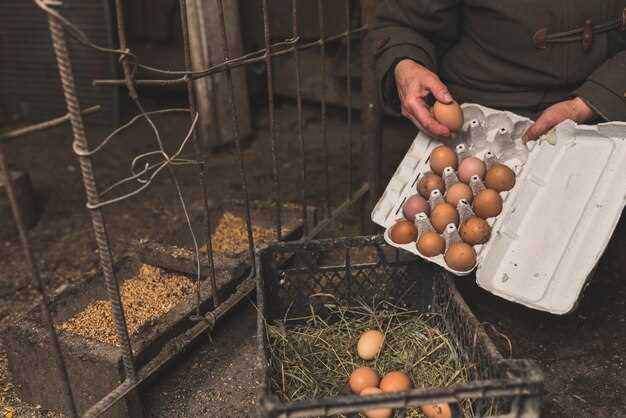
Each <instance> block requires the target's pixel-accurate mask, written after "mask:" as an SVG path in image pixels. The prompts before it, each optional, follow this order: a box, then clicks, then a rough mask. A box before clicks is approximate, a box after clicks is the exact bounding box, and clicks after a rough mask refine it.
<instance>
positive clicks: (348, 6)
mask: <svg viewBox="0 0 626 418" xmlns="http://www.w3.org/2000/svg"><path fill="white" fill-rule="evenodd" d="M351 6H352V2H351V1H350V0H346V94H347V102H348V103H347V104H346V115H347V116H346V119H347V120H346V123H347V125H348V200H349V201H352V67H351V64H352V42H351V39H350V28H351V27H352V21H351V20H352V13H351V9H352V7H351Z"/></svg>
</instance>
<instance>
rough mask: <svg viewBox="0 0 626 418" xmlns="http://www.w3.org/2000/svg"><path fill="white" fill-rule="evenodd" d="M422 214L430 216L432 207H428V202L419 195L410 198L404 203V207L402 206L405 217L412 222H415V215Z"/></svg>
mask: <svg viewBox="0 0 626 418" xmlns="http://www.w3.org/2000/svg"><path fill="white" fill-rule="evenodd" d="M422 212H424V213H425V214H426V215H429V214H430V206H429V205H428V201H427V200H426V199H424V198H423V197H422V196H420V195H418V194H414V195H413V196H411V197H409V198H408V199H407V200H406V202H404V206H402V213H403V214H404V217H405V218H406V219H408V220H409V221H411V222H415V215H417V214H418V213H422Z"/></svg>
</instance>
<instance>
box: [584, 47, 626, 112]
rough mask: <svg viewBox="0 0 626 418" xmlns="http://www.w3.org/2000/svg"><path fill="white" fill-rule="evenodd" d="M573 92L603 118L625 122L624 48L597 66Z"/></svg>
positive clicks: (625, 54)
mask: <svg viewBox="0 0 626 418" xmlns="http://www.w3.org/2000/svg"><path fill="white" fill-rule="evenodd" d="M574 94H576V95H577V96H579V97H581V98H582V99H583V100H585V102H587V104H588V105H589V106H590V107H591V108H592V109H593V110H595V112H596V113H597V114H598V115H600V116H601V117H602V118H603V119H604V120H606V121H610V122H612V121H622V122H626V50H624V51H622V52H619V53H617V54H616V55H614V56H613V57H612V58H610V59H609V60H607V61H606V62H605V63H604V64H602V65H601V66H600V67H598V69H597V70H595V71H594V72H593V73H592V74H591V75H590V76H589V77H588V78H587V80H586V81H585V82H584V83H583V84H582V86H580V87H579V88H578V89H577V90H576V91H575V92H574Z"/></svg>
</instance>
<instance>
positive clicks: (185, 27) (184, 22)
mask: <svg viewBox="0 0 626 418" xmlns="http://www.w3.org/2000/svg"><path fill="white" fill-rule="evenodd" d="M179 3H180V17H181V26H182V32H183V34H182V35H183V45H184V49H185V69H186V70H189V69H190V68H191V50H190V49H189V21H188V16H187V1H186V0H180V2H179ZM187 97H188V99H189V109H190V110H191V119H192V120H193V118H194V115H195V114H196V96H195V90H194V86H193V80H191V79H190V78H189V77H187ZM192 135H193V136H192V142H193V150H194V154H195V158H196V160H197V161H200V162H201V164H200V167H199V175H200V187H201V188H202V206H203V210H204V224H205V226H206V238H205V240H206V246H207V253H208V255H207V257H208V262H209V272H210V274H209V280H210V282H211V292H212V293H213V294H212V295H211V296H212V298H213V306H218V305H219V295H218V293H217V283H216V280H215V264H214V260H213V240H212V237H211V229H212V228H211V212H210V210H209V196H208V193H207V184H206V158H205V157H204V153H203V152H202V150H201V149H200V144H199V143H198V134H197V132H196V130H195V129H194V130H193V133H192ZM197 256H199V254H197ZM200 301H201V297H200V272H198V278H197V281H196V315H198V316H200Z"/></svg>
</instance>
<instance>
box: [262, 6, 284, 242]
mask: <svg viewBox="0 0 626 418" xmlns="http://www.w3.org/2000/svg"><path fill="white" fill-rule="evenodd" d="M261 4H262V7H263V35H264V38H265V49H266V51H265V69H266V71H267V103H268V108H269V119H270V141H271V148H272V175H273V180H274V204H275V205H276V239H277V240H278V241H280V240H282V235H283V234H282V226H281V214H280V209H281V206H282V204H281V201H280V176H279V173H278V170H279V168H278V157H277V154H276V153H277V150H276V118H275V116H274V79H273V77H272V42H271V40H270V19H269V11H268V8H267V0H263V1H262V2H261Z"/></svg>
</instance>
